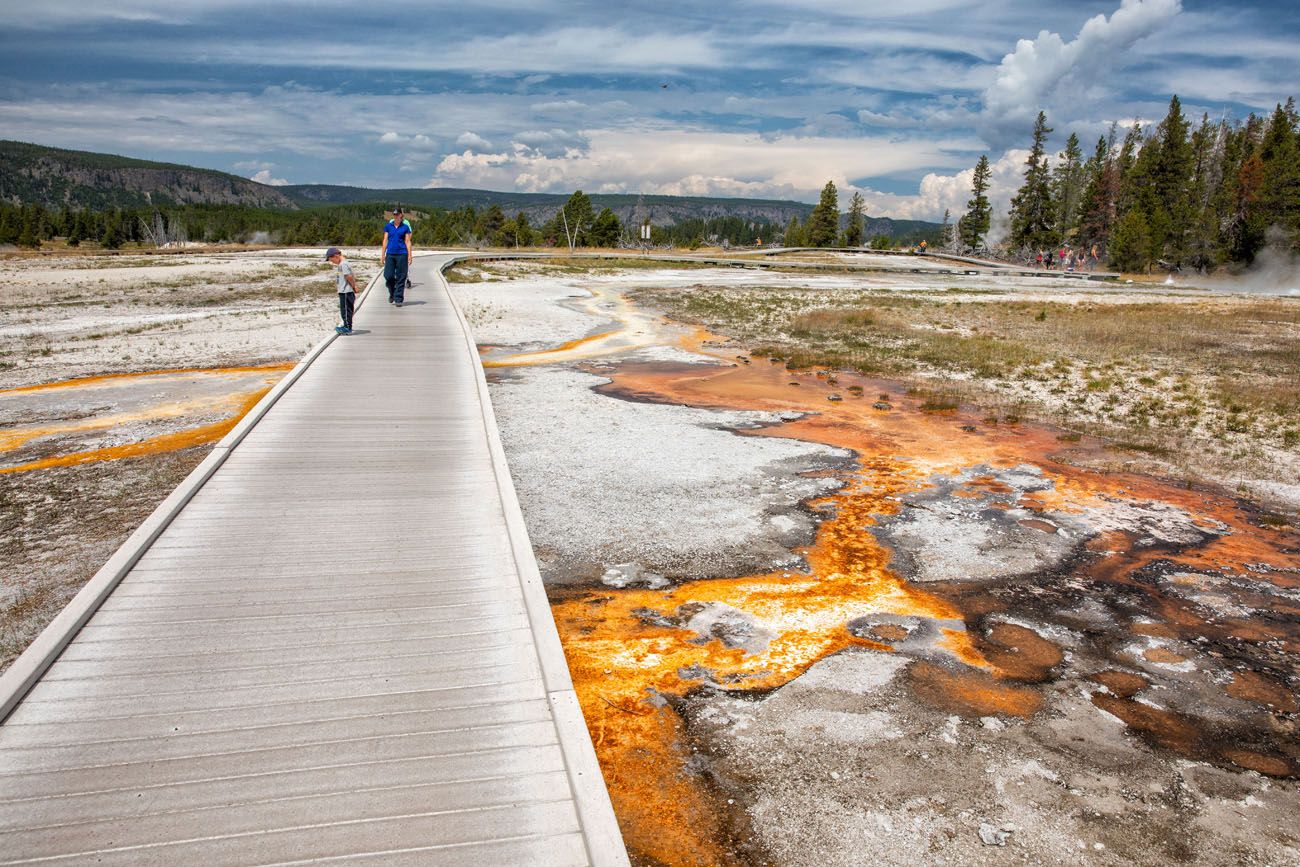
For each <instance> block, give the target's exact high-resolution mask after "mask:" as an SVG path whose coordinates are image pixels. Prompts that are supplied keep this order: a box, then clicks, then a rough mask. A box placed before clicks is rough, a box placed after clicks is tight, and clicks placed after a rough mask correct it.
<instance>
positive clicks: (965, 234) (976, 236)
mask: <svg viewBox="0 0 1300 867" xmlns="http://www.w3.org/2000/svg"><path fill="white" fill-rule="evenodd" d="M992 177H993V170H992V169H991V168H989V158H988V156H987V155H986V154H981V155H980V159H979V162H977V163H976V164H975V176H974V177H973V178H972V179H971V186H970V191H971V198H970V200H969V201H967V202H966V214H965V216H963V217H962V218H961V221H960V222H958V224H957V236H958V239H959V240H960V241H961V245H962V248H963V249H965V250H978V249H979V248H980V247H981V246H982V245H983V243H984V235H985V234H987V233H988V230H989V226H990V225H991V224H992V219H993V205H992V204H990V203H989V197H988V196H986V195H985V193H987V192H988V189H989V182H990V179H991V178H992Z"/></svg>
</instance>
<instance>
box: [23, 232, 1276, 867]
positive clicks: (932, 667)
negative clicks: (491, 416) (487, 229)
mask: <svg viewBox="0 0 1300 867" xmlns="http://www.w3.org/2000/svg"><path fill="white" fill-rule="evenodd" d="M319 256H320V251H283V252H276V251H268V252H259V253H247V254H236V255H210V254H194V255H186V256H178V257H173V256H148V255H143V254H141V255H133V256H131V257H108V256H87V257H68V258H67V259H61V260H53V261H52V260H49V259H37V258H31V257H28V258H12V259H7V260H3V262H0V267H2V268H3V269H4V271H5V273H4V278H5V280H6V283H7V285H8V286H9V287H10V289H11V291H10V293H9V295H8V296H7V298H6V299H5V300H4V302H3V303H2V306H0V313H2V314H3V319H2V320H0V353H3V354H0V377H3V379H0V521H2V522H3V526H4V541H3V544H4V546H5V548H4V555H5V562H6V566H7V568H6V570H5V573H4V576H3V578H4V583H3V593H4V596H3V600H2V601H3V604H4V613H3V620H0V638H3V641H4V647H3V649H4V651H5V654H6V656H5V657H4V660H7V659H8V658H11V657H12V655H13V654H14V653H16V652H18V651H19V650H21V648H22V647H23V646H25V644H26V642H27V641H28V640H30V637H31V636H32V635H34V634H35V631H37V630H39V628H40V625H41V624H42V623H43V622H45V620H48V618H49V617H50V616H52V615H53V613H55V612H57V610H58V609H59V607H60V606H61V605H62V602H63V600H65V599H66V598H67V597H69V596H70V595H71V594H72V593H75V591H76V589H77V588H78V587H79V586H80V585H81V583H82V582H84V581H85V580H86V579H87V578H89V577H90V575H92V574H93V573H94V571H95V570H96V569H97V568H98V566H99V565H100V564H101V563H102V562H103V561H104V560H105V559H107V557H108V556H109V554H111V552H112V551H113V550H114V549H115V548H116V547H117V545H118V544H120V542H121V540H122V539H124V538H125V537H126V536H127V535H128V534H129V533H130V531H131V530H132V529H133V528H134V527H135V526H136V524H138V522H139V521H140V520H142V519H143V518H144V516H146V515H147V514H148V513H149V512H150V511H151V510H152V508H153V507H154V505H155V504H156V503H157V502H158V501H160V500H161V499H162V498H163V497H165V496H166V494H167V493H168V492H169V491H170V490H171V489H172V487H174V486H175V484H176V483H177V482H178V481H179V480H180V478H182V477H183V476H184V474H185V473H186V472H188V470H189V469H190V467H192V466H193V465H194V464H195V463H197V462H198V461H199V460H200V459H201V458H202V456H203V454H205V453H206V449H207V448H208V447H209V446H210V445H211V443H212V442H214V441H215V440H216V439H217V438H219V437H220V435H221V433H223V432H224V430H226V429H228V428H229V426H230V425H233V423H234V420H236V419H237V418H238V417H239V415H241V414H242V413H243V412H244V411H245V410H246V409H247V407H248V406H250V405H251V404H252V402H255V401H256V399H257V398H258V396H259V395H260V394H262V393H263V392H264V391H265V390H266V389H267V388H269V387H270V386H271V385H272V384H273V383H274V382H275V381H276V380H277V379H278V378H279V377H280V376H281V375H283V372H284V371H285V370H286V369H287V367H288V366H289V365H291V364H292V363H293V362H295V361H296V360H297V359H298V358H299V357H300V356H301V355H302V354H303V352H304V351H305V350H306V349H307V348H308V347H309V346H310V345H312V344H314V343H315V342H317V341H318V340H319V339H320V337H321V336H323V335H324V334H326V333H328V329H329V327H330V326H331V325H332V324H333V317H334V309H333V284H332V281H331V280H330V275H329V274H328V272H327V271H326V270H325V269H324V268H323V267H322V266H321V265H320V264H319ZM124 260H125V261H124ZM808 261H809V262H816V263H819V264H823V265H824V264H827V263H828V262H829V263H834V262H844V261H848V262H850V263H851V262H852V261H854V259H853V256H851V255H847V254H836V256H834V257H833V258H832V259H826V258H825V257H815V258H810V259H808ZM353 262H354V264H355V265H357V266H359V267H358V270H359V274H360V276H361V277H362V279H366V278H368V277H369V276H370V274H373V272H374V268H375V265H374V263H373V262H372V261H367V260H366V259H365V258H364V256H363V255H361V254H360V252H359V253H358V255H356V256H354V257H353ZM892 262H897V263H899V264H900V266H902V267H911V266H915V267H920V266H921V265H926V266H927V267H929V266H930V265H931V263H930V262H914V261H912V260H907V259H899V258H896V257H890V258H889V259H888V260H883V264H885V265H888V264H889V263H892ZM876 264H881V263H876ZM798 266H799V259H798V257H793V258H791V260H790V262H789V267H788V268H783V269H781V270H776V271H763V272H756V271H751V270H741V269H729V268H716V267H710V266H707V265H705V264H703V263H689V262H688V263H682V264H673V265H665V264H664V263H654V262H646V263H641V264H638V263H635V262H631V261H626V260H624V261H617V262H606V263H602V262H591V261H582V260H569V259H555V260H548V261H535V262H526V263H525V262H514V263H512V262H492V263H487V264H483V265H464V266H460V267H459V268H457V269H456V270H455V271H454V272H453V273H452V274H451V275H450V276H451V280H452V289H453V291H454V292H455V293H456V295H457V297H458V299H459V301H460V303H461V304H462V306H463V308H464V309H465V311H466V313H467V316H468V317H469V319H470V320H471V324H472V326H473V328H474V331H475V335H476V339H477V340H478V342H479V344H480V348H481V353H482V358H483V362H484V366H485V368H486V369H487V372H488V375H489V379H490V383H491V386H490V387H491V394H492V400H493V403H494V407H495V411H496V415H497V418H498V421H499V423H500V426H501V434H502V439H503V442H504V444H505V447H506V450H507V454H508V458H509V462H510V466H511V470H512V473H513V475H514V480H515V485H516V488H517V490H518V492H519V496H520V500H521V504H522V506H523V510H524V513H525V518H526V520H527V524H528V529H529V533H530V536H531V538H532V542H533V544H534V548H535V550H536V551H537V554H538V559H539V561H540V564H541V566H542V569H543V572H544V577H545V579H546V582H547V586H548V592H549V594H550V598H551V602H552V610H553V613H554V615H555V619H556V623H557V625H558V626H559V629H560V632H561V636H562V639H563V641H564V645H565V650H566V654H567V656H568V661H569V665H570V670H571V672H572V675H573V678H574V682H575V687H576V689H577V691H578V693H579V696H580V698H581V700H582V703H583V709H584V713H585V715H586V718H587V721H588V725H589V727H590V730H591V733H592V738H593V742H594V743H595V745H596V749H597V752H598V755H599V757H600V760H601V763H602V769H603V772H604V774H605V778H606V781H607V783H608V786H609V789H610V792H611V796H612V797H613V800H614V804H615V808H616V811H617V813H618V816H619V821H620V824H621V827H622V830H623V833H624V837H625V840H626V841H627V843H628V846H629V848H630V850H631V852H632V855H633V860H634V862H635V863H637V864H639V865H660V864H728V865H837V864H857V863H862V862H865V861H874V862H877V863H882V864H909V865H910V864H915V863H918V862H919V863H927V864H928V863H935V864H1029V863H1035V864H1037V863H1062V864H1099V865H1100V864H1121V863H1123V864H1127V863H1138V864H1166V863H1190V864H1222V863H1243V864H1289V863H1296V862H1297V861H1300V835H1298V834H1297V832H1296V831H1295V828H1294V816H1295V815H1297V812H1298V811H1300V794H1298V793H1297V783H1296V780H1297V776H1298V775H1300V746H1298V743H1297V737H1296V722H1297V719H1300V704H1298V702H1297V686H1298V685H1300V680H1298V677H1300V673H1298V672H1297V668H1296V653H1297V651H1298V650H1300V533H1298V532H1297V529H1296V517H1295V515H1296V508H1297V505H1298V504H1300V494H1298V493H1297V492H1300V454H1298V453H1297V447H1298V446H1300V420H1298V419H1297V418H1296V413H1297V412H1298V411H1300V410H1297V406H1300V400H1297V399H1296V393H1295V389H1296V382H1298V381H1300V345H1298V338H1297V331H1298V329H1297V323H1298V322H1300V315H1298V313H1297V303H1300V302H1297V301H1295V300H1292V299H1289V298H1284V297H1263V296H1257V295H1245V294H1234V293H1231V292H1207V291H1204V290H1201V289H1198V288H1195V287H1193V286H1172V287H1170V286H1164V285H1160V284H1140V283H1139V284H1118V285H1097V284H1083V283H1080V282H1063V281H1061V280H1059V279H1057V280H1052V279H1047V278H1033V277H1028V278H1007V277H998V276H994V275H989V274H983V275H952V274H945V273H938V272H936V273H929V272H928V271H927V272H926V273H914V272H911V271H900V272H889V271H876V272H871V273H848V272H843V273H841V272H833V271H832V272H828V271H824V270H823V271H809V270H800V269H799V267H798ZM929 270H931V271H933V270H935V269H933V268H930V269H929Z"/></svg>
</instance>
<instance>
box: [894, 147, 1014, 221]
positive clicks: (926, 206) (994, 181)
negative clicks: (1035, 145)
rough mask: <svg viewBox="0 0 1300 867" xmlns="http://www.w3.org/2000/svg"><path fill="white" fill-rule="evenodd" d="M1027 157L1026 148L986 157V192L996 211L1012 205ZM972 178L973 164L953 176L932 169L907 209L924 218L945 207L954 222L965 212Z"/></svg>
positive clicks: (922, 180)
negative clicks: (987, 179)
mask: <svg viewBox="0 0 1300 867" xmlns="http://www.w3.org/2000/svg"><path fill="white" fill-rule="evenodd" d="M1027 159H1029V151H1027V150H1018V149H1013V150H1008V151H1006V152H1005V153H1004V154H1002V156H1000V157H998V158H996V159H990V160H989V171H990V176H989V188H988V191H987V192H986V193H985V195H986V196H988V197H989V202H990V203H991V204H992V205H993V210H994V212H995V213H1000V212H1003V211H1005V210H1006V209H1007V207H1008V206H1009V205H1010V204H1011V197H1012V196H1014V195H1015V194H1016V190H1018V189H1020V185H1021V183H1023V182H1024V172H1025V161H1026V160H1027ZM974 180H975V167H974V166H971V167H970V168H969V169H964V170H962V171H960V172H957V173H956V174H952V175H943V174H936V173H934V172H931V173H929V174H927V175H926V176H925V177H923V178H922V179H921V183H920V185H919V187H918V189H917V195H916V200H915V202H912V203H908V207H907V210H908V211H909V212H910V213H914V214H925V215H926V216H923V217H918V218H919V219H927V220H930V219H935V216H936V215H938V216H942V215H943V212H944V211H945V210H947V211H951V212H952V219H953V222H954V223H955V222H956V221H957V218H958V217H960V216H961V215H962V214H964V213H965V212H966V203H967V202H968V201H970V197H971V184H972V183H973V182H974Z"/></svg>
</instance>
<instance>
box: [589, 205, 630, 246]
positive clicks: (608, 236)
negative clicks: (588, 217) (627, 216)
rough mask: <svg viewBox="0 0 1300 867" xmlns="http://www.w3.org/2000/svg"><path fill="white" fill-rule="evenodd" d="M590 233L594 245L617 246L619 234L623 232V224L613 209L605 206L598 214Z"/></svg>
mask: <svg viewBox="0 0 1300 867" xmlns="http://www.w3.org/2000/svg"><path fill="white" fill-rule="evenodd" d="M589 234H590V236H591V245H592V246H593V247H616V246H618V239H619V236H620V235H622V234H623V224H622V223H620V222H619V220H618V217H617V216H615V214H614V212H613V211H611V210H610V209H609V208H605V209H604V210H602V211H601V212H600V213H599V214H597V215H596V219H595V220H594V221H593V222H592V224H591V232H590V233H589Z"/></svg>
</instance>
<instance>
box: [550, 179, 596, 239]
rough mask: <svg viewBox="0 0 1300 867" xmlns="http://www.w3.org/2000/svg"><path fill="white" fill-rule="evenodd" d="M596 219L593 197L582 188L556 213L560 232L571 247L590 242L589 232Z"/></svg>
mask: <svg viewBox="0 0 1300 867" xmlns="http://www.w3.org/2000/svg"><path fill="white" fill-rule="evenodd" d="M594 219H595V212H594V211H593V210H592V207H591V199H590V198H588V196H587V194H586V193H584V192H583V191H582V190H575V191H574V193H573V195H571V196H569V200H568V201H567V202H565V203H564V207H563V208H561V209H560V212H559V213H558V214H556V215H555V222H556V226H557V228H558V229H559V234H560V236H561V237H563V238H564V239H565V241H566V243H567V244H568V245H569V246H570V247H585V246H587V245H588V244H589V243H590V239H589V238H588V237H587V233H588V231H589V230H590V229H591V223H592V221H593V220H594Z"/></svg>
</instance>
